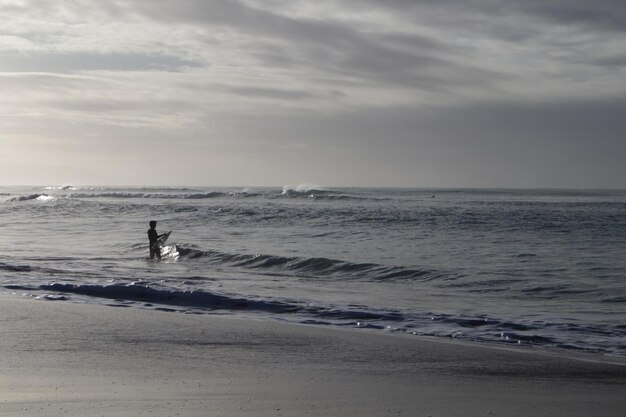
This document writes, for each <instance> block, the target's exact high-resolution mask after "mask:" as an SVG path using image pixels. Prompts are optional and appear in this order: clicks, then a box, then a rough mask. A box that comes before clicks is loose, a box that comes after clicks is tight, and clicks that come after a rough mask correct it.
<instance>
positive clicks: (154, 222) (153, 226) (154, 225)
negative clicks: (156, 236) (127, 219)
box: [150, 220, 156, 229]
mask: <svg viewBox="0 0 626 417" xmlns="http://www.w3.org/2000/svg"><path fill="white" fill-rule="evenodd" d="M155 227H156V220H150V228H151V229H154V228H155Z"/></svg>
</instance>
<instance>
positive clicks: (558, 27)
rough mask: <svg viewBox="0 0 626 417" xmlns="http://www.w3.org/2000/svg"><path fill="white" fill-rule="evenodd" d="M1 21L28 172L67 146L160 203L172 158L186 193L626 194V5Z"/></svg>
mask: <svg viewBox="0 0 626 417" xmlns="http://www.w3.org/2000/svg"><path fill="white" fill-rule="evenodd" d="M0 10H1V11H2V13H3V14H5V15H6V16H7V19H6V22H7V23H6V24H5V25H4V27H3V34H2V36H0V86H1V87H2V91H3V92H4V93H5V94H3V95H2V96H0V141H2V140H5V139H3V138H9V139H10V140H11V146H5V147H4V148H5V149H7V150H8V151H10V152H14V155H15V156H14V157H13V159H16V158H17V157H18V156H19V155H22V154H29V152H30V150H32V149H41V148H40V146H41V144H42V143H44V144H46V148H45V150H46V152H43V151H40V152H39V153H38V154H37V155H39V156H38V157H40V158H42V159H45V158H48V157H49V155H52V154H53V153H54V149H55V146H56V147H58V149H59V152H58V155H57V157H58V158H59V159H60V160H68V158H69V156H68V155H70V153H71V155H72V159H71V163H75V164H81V163H84V164H86V165H85V166H88V165H89V164H94V165H95V164H100V166H99V168H98V169H100V170H101V171H106V169H107V167H108V166H115V167H116V168H115V169H116V170H119V171H120V172H121V173H123V171H124V170H125V169H126V170H127V171H128V172H127V174H131V173H132V175H133V176H135V174H137V176H136V178H138V181H143V182H144V183H146V184H149V183H150V182H151V181H156V180H157V179H156V178H155V177H154V173H153V172H152V170H151V168H150V167H151V165H150V164H151V161H152V162H153V161H155V160H158V159H159V158H161V156H162V154H163V153H168V155H170V156H171V159H172V168H173V169H172V171H173V172H176V175H178V176H177V178H176V181H177V182H179V183H184V182H187V181H191V182H194V183H197V181H196V179H197V178H214V177H219V178H222V181H223V182H225V183H234V182H241V183H246V182H247V183H252V182H254V183H256V184H259V183H264V184H276V183H279V184H280V183H282V182H284V181H289V179H286V178H287V177H288V178H300V179H301V180H303V181H311V182H317V183H320V184H328V185H338V184H344V185H345V184H355V185H385V184H386V185H422V186H428V185H432V186H507V185H509V186H616V187H617V186H626V183H624V178H626V171H625V169H624V168H623V166H624V164H623V163H622V160H623V157H624V156H625V154H626V149H625V146H626V145H624V143H623V139H622V138H623V135H622V134H621V132H624V131H625V128H626V125H624V123H625V122H624V121H623V119H624V118H623V114H625V113H626V106H625V103H626V99H624V97H626V86H624V83H623V68H624V65H625V62H626V60H625V59H624V56H623V54H622V53H621V51H623V50H626V49H625V48H626V40H625V39H623V37H622V36H620V35H621V34H622V31H623V29H624V27H625V25H624V19H625V18H624V16H625V11H624V7H623V6H622V5H621V4H620V2H617V1H608V0H601V1H598V2H585V1H582V0H571V1H552V2H544V1H539V0H528V1H523V2H522V1H513V0H496V1H489V2H485V1H482V0H466V1H460V0H421V1H415V0H385V1H378V0H351V1H350V2H345V1H336V0H316V1H309V0H289V1H286V0H271V1H269V0H228V1H227V0H178V1H172V0H150V1H148V0H116V1H107V2H99V1H95V0H67V1H64V2H62V3H58V2H43V1H35V0H32V1H30V2H28V3H27V4H26V6H25V7H18V6H12V7H8V6H6V5H0ZM50 138H51V139H50ZM49 139H50V140H49ZM173 144H176V146H173ZM61 146H62V149H61ZM61 150H64V152H61ZM121 153H123V156H124V158H123V159H124V160H125V161H126V162H125V163H126V165H128V166H131V165H132V168H133V170H132V172H130V171H129V168H125V167H124V165H123V164H122V163H121V162H119V161H120V160H121V159H122V158H121V157H120V155H121ZM94 155H97V157H95V156H94ZM7 158H8V157H7ZM81 161H87V162H81ZM128 161H132V164H129V163H127V162H128ZM229 164H232V165H235V166H237V167H238V169H232V167H231V165H229ZM33 165H34V166H37V165H36V161H34V160H33ZM42 172H43V171H42ZM224 173H228V174H224ZM224 175H227V177H224ZM42 176H44V174H43V173H42ZM164 179H166V180H168V181H170V180H171V178H170V177H167V178H164ZM192 180H193V181H192Z"/></svg>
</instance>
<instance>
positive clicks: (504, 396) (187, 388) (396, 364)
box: [0, 295, 626, 417]
mask: <svg viewBox="0 0 626 417" xmlns="http://www.w3.org/2000/svg"><path fill="white" fill-rule="evenodd" d="M0 317H1V319H0V327H1V331H2V338H0V346H1V347H0V351H1V352H2V355H1V356H0V415H2V416H7V417H9V416H260V417H264V416H342V417H350V416H354V417H357V416H359V417H363V416H372V417H379V416H432V417H438V416H446V417H453V416H489V415H493V416H552V417H554V416H564V417H565V416H568V417H572V416H585V417H588V416H623V412H624V410H625V409H626V366H623V365H620V364H618V363H607V362H600V361H596V359H599V358H596V357H595V356H592V355H591V356H587V355H584V356H582V357H580V358H569V357H568V358H565V357H562V356H558V355H555V354H553V353H548V352H544V351H528V350H523V349H517V350H513V349H503V348H497V347H496V348H490V347H483V346H475V345H468V344H461V343H455V342H448V341H440V340H430V339H427V338H417V337H406V336H396V335H390V334H374V333H370V332H367V331H355V330H337V329H327V328H322V327H312V326H302V325H291V324H282V323H277V322H262V321H248V320H243V319H236V318H231V317H223V316H219V315H191V314H181V313H177V312H165V311H154V310H147V309H138V308H119V307H118V308H114V307H108V306H96V305H82V304H74V303H69V302H64V301H41V300H33V299H27V298H22V297H20V296H9V295H3V296H2V297H1V298H0Z"/></svg>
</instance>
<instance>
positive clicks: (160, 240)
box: [157, 230, 172, 246]
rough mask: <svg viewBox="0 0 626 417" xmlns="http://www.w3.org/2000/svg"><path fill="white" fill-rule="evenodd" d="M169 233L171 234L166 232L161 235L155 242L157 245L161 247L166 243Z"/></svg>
mask: <svg viewBox="0 0 626 417" xmlns="http://www.w3.org/2000/svg"><path fill="white" fill-rule="evenodd" d="M171 233H172V231H171V230H170V231H169V232H167V233H163V235H162V236H161V237H160V238H159V239H158V240H157V243H158V244H159V245H160V246H162V245H163V244H164V243H165V242H166V241H167V239H168V238H169V237H170V234H171Z"/></svg>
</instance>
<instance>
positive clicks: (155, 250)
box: [148, 220, 163, 259]
mask: <svg viewBox="0 0 626 417" xmlns="http://www.w3.org/2000/svg"><path fill="white" fill-rule="evenodd" d="M156 224H157V222H156V221H154V220H151V221H150V229H148V240H149V241H150V259H154V257H155V256H156V257H157V258H158V259H161V246H160V245H159V238H160V237H161V236H163V235H160V234H158V233H157V231H156Z"/></svg>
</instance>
